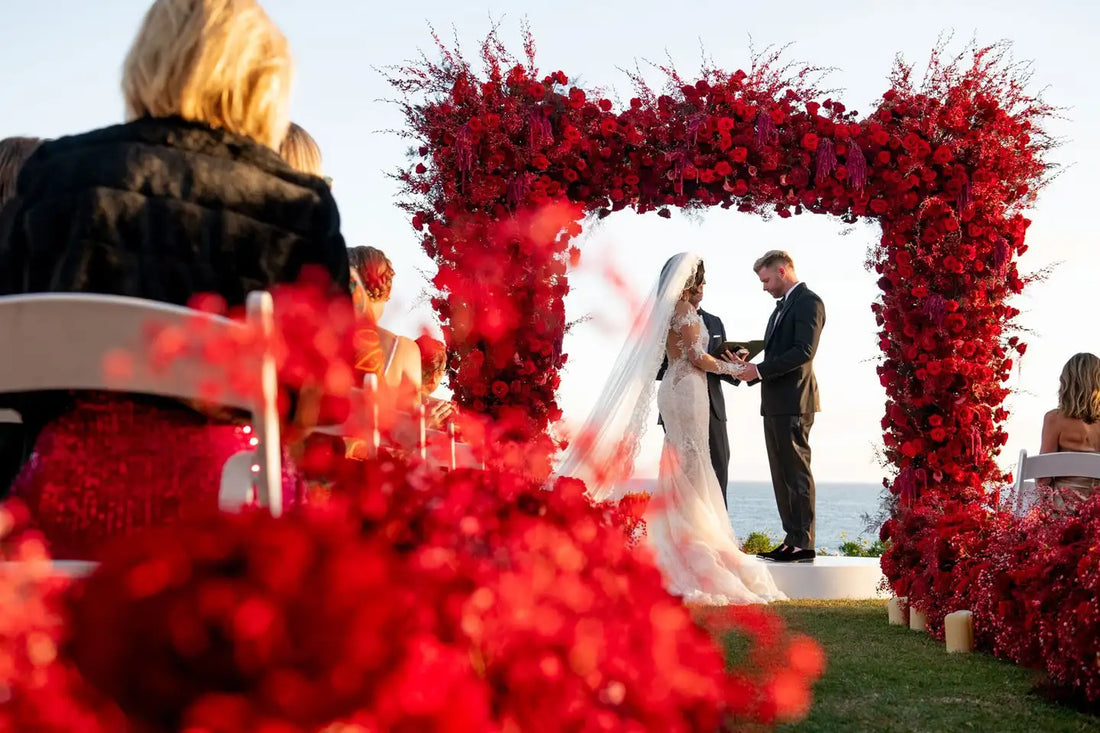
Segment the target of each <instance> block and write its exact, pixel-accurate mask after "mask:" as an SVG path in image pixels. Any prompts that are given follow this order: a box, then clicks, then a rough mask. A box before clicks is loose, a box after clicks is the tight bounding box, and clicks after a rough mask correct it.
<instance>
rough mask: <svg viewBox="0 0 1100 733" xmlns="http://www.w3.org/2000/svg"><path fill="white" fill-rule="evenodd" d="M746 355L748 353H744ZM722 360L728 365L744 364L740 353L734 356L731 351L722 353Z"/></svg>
mask: <svg viewBox="0 0 1100 733" xmlns="http://www.w3.org/2000/svg"><path fill="white" fill-rule="evenodd" d="M745 353H748V352H745ZM722 360H723V361H728V362H729V363H730V364H744V363H745V360H744V359H742V358H741V355H740V352H738V353H737V354H734V353H733V352H732V351H726V352H723V353H722Z"/></svg>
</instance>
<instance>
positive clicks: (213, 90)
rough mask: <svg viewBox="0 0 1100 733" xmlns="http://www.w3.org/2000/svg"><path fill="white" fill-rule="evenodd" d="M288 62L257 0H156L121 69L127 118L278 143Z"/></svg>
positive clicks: (284, 121)
mask: <svg viewBox="0 0 1100 733" xmlns="http://www.w3.org/2000/svg"><path fill="white" fill-rule="evenodd" d="M292 76H293V62H292V60H291V58H290V49H289V47H288V46H287V42H286V38H284V37H283V34H282V33H280V32H279V29H278V28H276V27H275V24H274V23H272V22H271V20H270V19H269V18H268V17H267V14H266V13H265V12H264V10H263V8H261V7H260V6H259V5H258V4H257V3H256V2H255V0H156V2H155V3H153V6H152V7H151V8H149V11H148V12H147V13H146V14H145V20H144V21H143V22H142V24H141V28H140V29H139V30H138V34H137V37H136V38H135V39H134V43H133V45H132V46H131V47H130V52H129V54H128V55H127V56H126V61H125V63H124V64H123V70H122V95H123V97H124V98H125V100H126V117H127V119H130V120H133V119H137V118H139V117H172V116H179V117H183V118H184V119H187V120H194V121H196V122H203V123H205V124H207V125H210V126H211V127H217V128H222V129H225V130H228V131H229V132H233V133H236V134H238V135H246V136H248V137H250V138H252V139H253V140H256V141H257V142H260V143H262V144H264V145H266V146H268V147H269V148H271V149H273V150H278V149H279V145H280V143H282V141H283V137H284V136H285V135H286V130H287V125H288V124H289V123H290V117H289V108H290V84H291V78H292Z"/></svg>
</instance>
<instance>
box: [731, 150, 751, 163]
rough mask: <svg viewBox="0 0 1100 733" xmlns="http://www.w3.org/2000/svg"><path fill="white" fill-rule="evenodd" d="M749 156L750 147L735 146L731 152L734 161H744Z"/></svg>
mask: <svg viewBox="0 0 1100 733" xmlns="http://www.w3.org/2000/svg"><path fill="white" fill-rule="evenodd" d="M748 157H749V150H748V148H734V149H733V152H731V153H730V160H732V161H733V162H734V163H744V162H745V161H746V160H747V159H748Z"/></svg>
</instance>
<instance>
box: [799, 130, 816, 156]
mask: <svg viewBox="0 0 1100 733" xmlns="http://www.w3.org/2000/svg"><path fill="white" fill-rule="evenodd" d="M817 143H818V138H817V135H815V134H814V133H812V132H807V133H806V134H805V135H803V136H802V147H803V148H805V149H806V150H810V151H814V150H817Z"/></svg>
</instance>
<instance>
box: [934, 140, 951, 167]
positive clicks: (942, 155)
mask: <svg viewBox="0 0 1100 733" xmlns="http://www.w3.org/2000/svg"><path fill="white" fill-rule="evenodd" d="M954 157H955V156H954V155H953V154H952V153H951V148H949V147H947V146H946V145H941V146H939V147H938V148H936V152H935V153H933V154H932V161H933V162H935V163H938V164H940V165H947V164H948V163H950V162H951V160H952V159H953V158H954Z"/></svg>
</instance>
